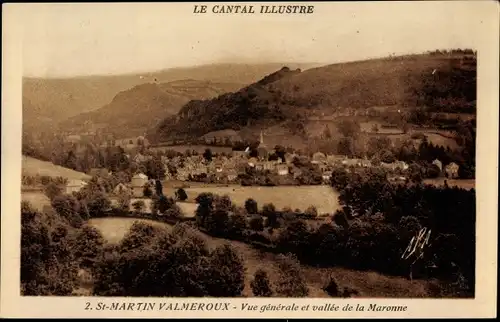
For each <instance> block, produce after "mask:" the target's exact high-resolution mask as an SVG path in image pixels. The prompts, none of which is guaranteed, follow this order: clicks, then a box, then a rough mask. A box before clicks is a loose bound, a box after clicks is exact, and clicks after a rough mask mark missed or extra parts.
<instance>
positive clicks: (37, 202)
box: [21, 190, 50, 211]
mask: <svg viewBox="0 0 500 322" xmlns="http://www.w3.org/2000/svg"><path fill="white" fill-rule="evenodd" d="M21 200H22V201H28V202H29V203H30V204H31V206H33V208H35V209H37V210H39V211H42V210H43V207H44V206H50V200H49V198H48V197H47V196H46V195H45V194H44V193H43V192H42V191H36V190H34V191H22V192H21Z"/></svg>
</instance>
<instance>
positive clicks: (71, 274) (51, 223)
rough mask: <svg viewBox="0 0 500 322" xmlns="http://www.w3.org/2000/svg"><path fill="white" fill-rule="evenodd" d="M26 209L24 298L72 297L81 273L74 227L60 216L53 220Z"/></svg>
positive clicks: (23, 218) (22, 261)
mask: <svg viewBox="0 0 500 322" xmlns="http://www.w3.org/2000/svg"><path fill="white" fill-rule="evenodd" d="M26 206H27V205H24V207H22V211H23V212H22V214H21V258H20V265H21V294H22V295H25V296H33V295H34V296H40V295H55V296H67V295H71V293H72V292H73V289H74V287H75V286H76V279H77V273H78V271H77V268H78V267H77V265H76V258H75V255H74V253H73V247H71V243H70V240H69V234H68V233H69V232H70V230H71V227H69V226H68V225H67V224H66V223H65V222H64V221H62V220H61V218H60V217H59V216H58V215H54V216H52V217H51V218H49V217H50V216H49V215H47V214H40V213H37V212H35V211H33V209H30V207H26Z"/></svg>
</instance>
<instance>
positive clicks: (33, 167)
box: [21, 155, 90, 180]
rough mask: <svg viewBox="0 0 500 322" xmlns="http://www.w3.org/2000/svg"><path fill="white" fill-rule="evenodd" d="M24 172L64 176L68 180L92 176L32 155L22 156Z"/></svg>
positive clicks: (87, 178)
mask: <svg viewBox="0 0 500 322" xmlns="http://www.w3.org/2000/svg"><path fill="white" fill-rule="evenodd" d="M21 167H22V174H23V175H26V176H36V175H40V176H49V177H63V178H67V179H68V180H71V179H79V180H89V179H90V176H89V175H88V174H85V173H83V172H78V171H75V170H71V169H68V168H64V167H61V166H58V165H55V164H53V163H51V162H47V161H41V160H38V159H35V158H32V157H28V156H24V155H23V157H22V165H21Z"/></svg>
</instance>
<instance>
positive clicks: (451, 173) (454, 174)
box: [445, 162, 459, 178]
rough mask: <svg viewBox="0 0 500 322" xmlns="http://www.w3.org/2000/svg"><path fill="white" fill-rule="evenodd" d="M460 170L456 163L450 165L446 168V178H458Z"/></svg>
mask: <svg viewBox="0 0 500 322" xmlns="http://www.w3.org/2000/svg"><path fill="white" fill-rule="evenodd" d="M458 169H459V166H458V164H456V163H455V162H452V163H450V164H448V165H447V166H446V167H445V172H446V176H447V177H448V178H458Z"/></svg>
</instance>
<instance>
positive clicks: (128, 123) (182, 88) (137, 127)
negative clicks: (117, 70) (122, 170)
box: [59, 80, 241, 137]
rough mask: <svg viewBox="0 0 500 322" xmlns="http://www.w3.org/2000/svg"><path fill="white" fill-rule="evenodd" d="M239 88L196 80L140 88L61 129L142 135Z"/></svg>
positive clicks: (130, 90)
mask: <svg viewBox="0 0 500 322" xmlns="http://www.w3.org/2000/svg"><path fill="white" fill-rule="evenodd" d="M240 86H241V85H239V84H233V83H214V82H210V81H196V80H181V81H174V82H170V83H163V84H156V83H146V84H141V85H137V86H135V87H133V88H131V89H128V90H126V91H123V92H120V93H118V94H117V95H116V96H115V97H114V98H113V100H112V101H111V102H110V103H109V104H107V105H105V106H103V107H101V108H100V109H97V110H95V111H91V112H87V113H82V114H79V115H76V116H74V117H71V118H69V119H67V120H65V121H63V122H61V123H60V125H59V128H60V129H61V130H65V131H71V132H74V133H79V132H85V131H88V130H96V129H99V128H100V129H105V130H106V132H107V133H113V134H114V135H115V136H116V137H130V136H134V135H142V134H144V132H145V131H147V130H148V129H149V128H154V127H155V126H156V125H157V123H158V121H159V120H161V119H162V118H163V117H165V115H174V114H176V113H177V112H178V111H179V109H180V108H181V107H182V105H184V104H186V103H187V102H189V101H190V100H192V99H208V98H212V97H214V96H217V95H220V94H222V93H225V92H228V91H231V90H235V89H237V88H238V87H240Z"/></svg>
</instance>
